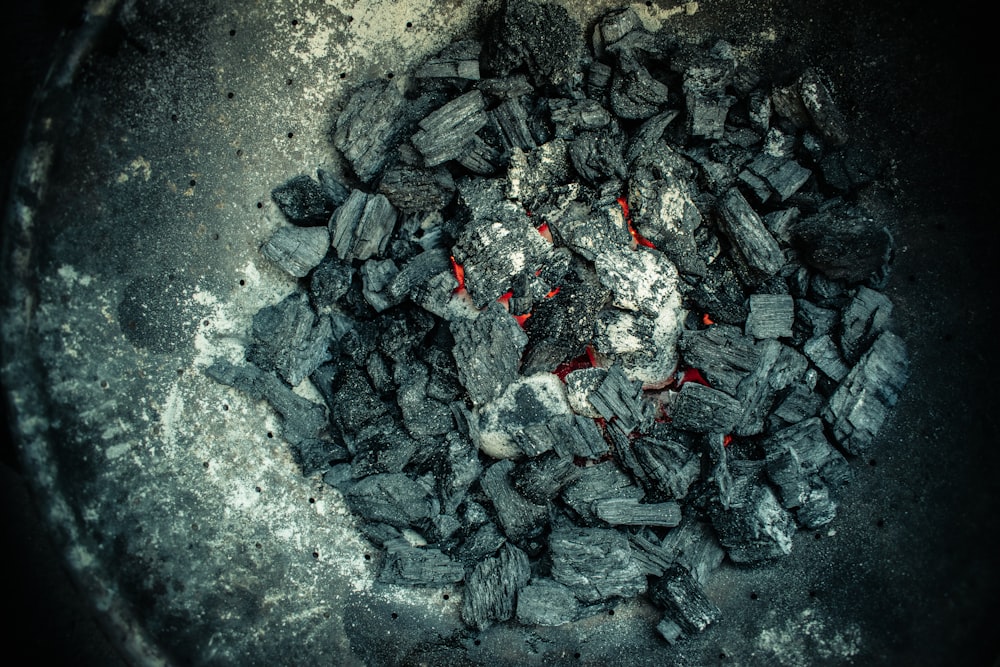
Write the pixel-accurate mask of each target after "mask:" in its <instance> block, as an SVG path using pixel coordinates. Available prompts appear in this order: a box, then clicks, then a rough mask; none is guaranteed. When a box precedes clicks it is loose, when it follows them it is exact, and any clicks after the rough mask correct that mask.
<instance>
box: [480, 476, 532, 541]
mask: <svg viewBox="0 0 1000 667" xmlns="http://www.w3.org/2000/svg"><path fill="white" fill-rule="evenodd" d="M513 469H514V462H513V461H509V460H505V461H497V462H496V463H494V464H493V465H491V466H490V467H489V468H487V469H486V470H485V472H483V475H482V477H480V478H479V485H480V486H481V487H482V489H483V493H485V494H486V497H487V498H489V499H490V502H492V503H493V509H494V510H496V513H497V516H498V517H499V519H500V525H501V526H503V532H504V534H505V535H506V536H507V539H509V540H511V541H513V542H522V541H523V540H526V539H528V538H531V537H535V536H537V535H538V534H540V533H541V531H542V528H543V527H544V526H545V525H546V524H547V523H548V520H549V511H548V508H547V507H546V506H545V505H539V504H535V503H533V502H531V501H530V500H528V499H527V498H525V497H524V496H522V495H521V494H520V493H519V492H518V491H517V490H516V489H515V488H514V486H513V484H512V483H511V471H512V470H513Z"/></svg>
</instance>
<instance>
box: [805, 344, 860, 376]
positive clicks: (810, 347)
mask: <svg viewBox="0 0 1000 667" xmlns="http://www.w3.org/2000/svg"><path fill="white" fill-rule="evenodd" d="M802 351H803V352H804V353H805V355H806V356H807V357H809V360H810V361H812V362H813V364H815V366H816V368H818V369H820V370H821V371H823V374H824V375H826V376H827V377H828V378H830V379H831V380H833V381H834V382H840V381H841V380H843V379H844V378H845V377H847V373H848V371H849V369H848V367H847V365H846V364H845V363H844V360H843V359H841V358H840V350H839V349H838V348H837V344H836V343H835V342H833V337H832V336H830V334H824V335H822V336H815V337H813V338H810V339H809V340H807V341H806V343H805V345H803V346H802Z"/></svg>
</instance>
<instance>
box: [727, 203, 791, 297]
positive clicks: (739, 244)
mask: <svg viewBox="0 0 1000 667" xmlns="http://www.w3.org/2000/svg"><path fill="white" fill-rule="evenodd" d="M719 212H720V213H721V222H722V228H723V231H724V232H725V234H726V236H728V237H729V240H730V241H732V243H733V246H734V248H735V250H736V251H737V253H738V254H739V256H740V258H741V259H742V260H743V262H744V263H745V264H746V265H747V267H748V268H749V269H750V270H752V271H753V272H754V273H755V275H756V277H757V278H759V279H762V280H763V279H766V278H769V277H771V276H773V275H774V274H776V273H777V272H778V270H779V269H781V267H782V266H783V265H784V263H785V259H784V255H783V254H782V252H781V248H780V247H779V246H778V242H777V241H775V240H774V237H773V236H771V233H770V232H769V231H767V228H766V227H764V223H763V221H762V220H761V218H760V216H759V215H758V214H757V212H756V211H754V210H753V208H751V207H750V204H748V203H747V200H746V199H744V198H743V195H741V194H740V192H739V190H737V189H736V188H730V189H729V190H728V191H727V192H726V194H725V195H723V196H722V197H721V199H720V201H719Z"/></svg>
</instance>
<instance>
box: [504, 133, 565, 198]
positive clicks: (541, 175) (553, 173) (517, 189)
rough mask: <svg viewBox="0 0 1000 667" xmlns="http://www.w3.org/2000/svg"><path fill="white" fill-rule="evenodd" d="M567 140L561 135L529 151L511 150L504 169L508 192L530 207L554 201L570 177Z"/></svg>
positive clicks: (509, 195) (511, 196) (510, 195)
mask: <svg viewBox="0 0 1000 667" xmlns="http://www.w3.org/2000/svg"><path fill="white" fill-rule="evenodd" d="M569 165H570V159H569V144H568V143H567V142H566V141H564V140H562V139H553V140H552V141H548V142H546V143H543V144H542V145H540V146H539V147H538V148H536V149H534V150H532V151H523V150H521V149H519V148H514V149H512V150H511V155H510V167H509V169H508V170H507V182H508V186H507V196H508V197H509V198H510V199H512V200H514V201H518V202H520V203H521V204H522V205H523V206H526V207H527V208H528V209H529V210H533V211H536V210H539V209H540V208H541V207H542V206H545V205H546V204H551V203H552V202H553V199H554V197H553V195H557V194H558V193H559V191H560V189H561V188H559V187H558V186H562V185H565V184H566V183H567V182H568V181H569V174H570V171H569Z"/></svg>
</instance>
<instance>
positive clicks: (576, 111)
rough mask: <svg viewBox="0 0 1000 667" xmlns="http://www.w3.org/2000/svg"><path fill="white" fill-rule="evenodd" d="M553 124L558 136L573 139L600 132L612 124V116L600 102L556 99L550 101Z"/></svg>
mask: <svg viewBox="0 0 1000 667" xmlns="http://www.w3.org/2000/svg"><path fill="white" fill-rule="evenodd" d="M549 110H550V112H551V115H552V123H553V124H554V125H555V126H556V136H557V137H559V138H560V139H573V138H574V137H575V136H576V135H577V134H578V133H580V132H583V131H587V130H598V129H600V128H602V127H606V126H607V125H608V124H609V123H611V114H610V113H608V110H607V109H605V108H604V107H602V106H601V105H600V103H599V102H596V101H594V100H589V99H586V98H584V99H581V100H570V99H565V98H554V99H550V100H549Z"/></svg>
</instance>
